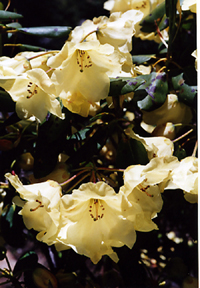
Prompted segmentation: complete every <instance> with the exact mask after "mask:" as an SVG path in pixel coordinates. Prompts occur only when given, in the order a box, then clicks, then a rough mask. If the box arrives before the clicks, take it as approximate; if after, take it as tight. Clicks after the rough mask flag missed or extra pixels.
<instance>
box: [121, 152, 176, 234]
mask: <svg viewBox="0 0 200 288" xmlns="http://www.w3.org/2000/svg"><path fill="white" fill-rule="evenodd" d="M178 165H179V161H178V159H177V158H176V157H174V156H171V157H156V158H153V159H151V160H150V162H149V163H148V164H147V165H132V166H129V167H128V168H127V169H126V170H125V171H124V186H122V187H121V188H120V193H121V192H123V193H124V194H125V196H126V197H127V199H128V201H129V202H130V203H131V204H132V205H133V204H134V205H135V204H139V205H140V207H141V212H140V213H137V214H136V213H135V212H134V209H132V208H129V209H127V212H126V213H127V215H126V214H125V215H126V217H127V219H129V220H132V221H133V223H134V228H135V229H136V230H138V231H151V230H153V229H157V225H156V224H155V223H154V222H153V221H152V219H153V218H154V217H156V216H157V213H158V212H160V211H161V209H162V205H163V201H162V197H161V192H163V191H164V187H165V186H166V184H167V182H168V181H169V179H170V176H171V171H172V170H173V169H175V168H176V167H178Z"/></svg>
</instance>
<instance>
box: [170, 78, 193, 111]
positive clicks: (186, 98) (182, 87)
mask: <svg viewBox="0 0 200 288" xmlns="http://www.w3.org/2000/svg"><path fill="white" fill-rule="evenodd" d="M172 85H173V87H174V89H175V90H176V93H177V95H178V98H179V101H182V102H184V103H186V104H187V105H190V106H194V105H195V98H196V96H197V87H196V86H189V85H187V84H186V83H185V80H184V79H183V73H181V74H179V75H178V76H175V77H172Z"/></svg>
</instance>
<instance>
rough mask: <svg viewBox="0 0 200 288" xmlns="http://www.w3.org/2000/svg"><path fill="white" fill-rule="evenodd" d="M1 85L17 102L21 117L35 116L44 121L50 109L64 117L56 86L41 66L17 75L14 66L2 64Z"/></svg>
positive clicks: (0, 71)
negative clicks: (56, 94)
mask: <svg viewBox="0 0 200 288" xmlns="http://www.w3.org/2000/svg"><path fill="white" fill-rule="evenodd" d="M0 87H2V88H4V89H5V90H6V91H7V92H8V93H9V94H10V96H11V97H12V99H13V101H14V102H16V112H17V115H18V116H19V118H21V119H27V118H30V117H31V116H35V117H36V118H37V120H38V121H39V122H42V121H43V120H44V119H45V117H46V116H47V113H48V111H49V112H51V113H52V114H54V115H56V116H58V117H60V118H63V115H62V112H61V106H60V103H59V101H58V100H57V99H56V96H55V87H54V85H53V83H52V81H51V80H50V78H49V77H48V75H47V74H46V73H45V72H44V71H43V70H42V69H40V68H35V69H32V70H29V71H27V72H25V73H23V74H20V75H17V73H16V72H15V71H14V70H13V69H12V68H10V67H1V66H0Z"/></svg>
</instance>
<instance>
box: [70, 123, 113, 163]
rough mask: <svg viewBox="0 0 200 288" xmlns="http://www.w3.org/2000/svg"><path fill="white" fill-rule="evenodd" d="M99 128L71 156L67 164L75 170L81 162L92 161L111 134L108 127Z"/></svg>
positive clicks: (100, 126) (101, 126)
mask: <svg viewBox="0 0 200 288" xmlns="http://www.w3.org/2000/svg"><path fill="white" fill-rule="evenodd" d="M98 126H99V127H98V128H96V129H95V130H96V131H95V133H94V134H93V136H92V137H90V138H89V139H88V140H86V141H85V143H84V144H83V145H82V146H81V147H80V148H79V149H78V150H77V151H75V152H74V153H73V154H72V155H71V157H70V158H69V159H68V160H67V162H66V164H68V165H70V166H71V167H72V168H75V167H76V166H78V164H79V163H81V162H85V161H88V162H89V161H91V160H92V158H93V157H94V155H95V154H97V153H98V151H99V150H100V149H101V148H102V147H103V145H104V144H105V142H106V139H107V138H108V136H109V134H110V133H109V132H110V130H109V127H108V125H98Z"/></svg>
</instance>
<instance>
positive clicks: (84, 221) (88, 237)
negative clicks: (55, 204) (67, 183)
mask: <svg viewBox="0 0 200 288" xmlns="http://www.w3.org/2000/svg"><path fill="white" fill-rule="evenodd" d="M128 206H129V203H128V201H127V200H126V198H125V196H124V195H123V194H120V195H119V194H116V193H115V191H114V189H113V188H111V187H110V186H109V185H107V184H106V183H104V182H98V183H96V184H95V183H91V182H90V183H87V184H82V185H81V186H80V187H79V189H76V190H73V193H72V194H71V195H64V196H63V197H62V200H61V206H60V213H61V226H60V228H59V229H60V232H59V233H58V236H57V240H58V241H60V244H59V243H57V244H56V247H57V250H64V249H68V248H69V247H71V248H72V249H73V250H74V251H75V252H77V253H79V254H83V255H85V256H87V257H90V259H91V260H92V262H93V263H95V264H96V263H97V262H98V261H99V260H100V259H101V258H102V256H103V255H108V256H109V257H110V258H111V259H112V260H113V261H115V262H117V261H118V257H117V254H116V253H115V252H114V251H113V249H112V247H121V246H123V245H127V246H128V247H129V248H132V246H133V244H134V243H135V240H136V234H135V230H134V228H133V224H132V222H131V221H129V220H127V219H126V218H125V217H124V216H123V213H124V210H126V209H127V207H128ZM137 209H138V210H139V209H140V207H139V205H136V210H137Z"/></svg>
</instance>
